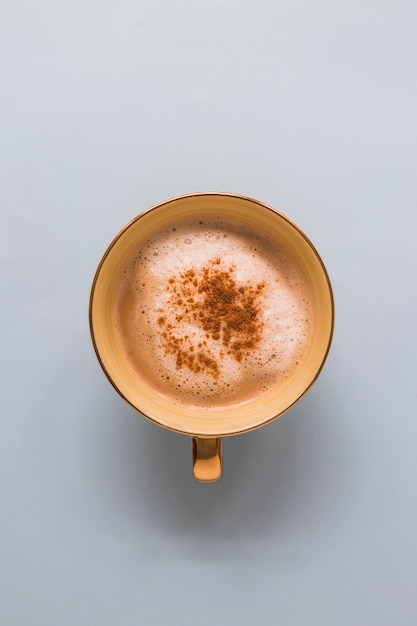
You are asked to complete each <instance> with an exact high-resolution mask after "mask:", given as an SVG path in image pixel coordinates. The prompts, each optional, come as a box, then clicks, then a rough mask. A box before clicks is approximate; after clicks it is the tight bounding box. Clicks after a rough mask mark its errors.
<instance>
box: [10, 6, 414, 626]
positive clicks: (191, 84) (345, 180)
mask: <svg viewBox="0 0 417 626" xmlns="http://www.w3.org/2000/svg"><path fill="white" fill-rule="evenodd" d="M1 15H2V16H1V21H0V24H1V26H0V29H1V32H0V55H1V61H2V64H3V67H2V74H1V80H0V89H1V97H0V107H1V146H0V149H1V163H0V175H1V232H0V236H1V245H0V252H1V319H2V322H1V334H2V336H1V367H2V372H1V382H2V409H1V422H0V423H1V436H0V455H1V456H0V464H1V467H0V491H1V493H0V498H1V499H0V502H1V518H0V524H1V537H0V539H1V546H0V549H1V554H0V568H1V570H0V571H1V577H2V580H1V584H0V595H1V598H0V600H1V601H0V605H1V623H2V625H4V626H32V625H34V626H38V625H41V626H57V624H59V625H60V626H74V625H77V626H84V625H85V626H91V625H94V624H100V626H107V625H108V626H113V625H115V624H117V625H118V626H131V625H132V626H133V625H136V624H144V625H146V626H147V625H150V626H152V625H159V624H161V625H165V624H179V625H181V626H188V625H192V624H193V625H194V624H196V623H197V624H200V625H201V626H204V625H208V624H213V623H217V624H231V625H235V624H236V625H238V624H239V625H241V624H244V625H246V624H248V625H249V624H260V625H269V624H271V625H276V624H282V625H284V626H316V625H317V626H335V625H337V626H352V625H355V626H374V625H375V626H385V625H386V626H392V625H393V624H395V625H400V626H414V625H415V624H416V623H417V588H416V587H417V585H416V582H417V573H416V562H417V555H416V551H417V550H416V548H417V545H416V544H417V541H416V528H417V502H416V478H417V455H416V441H417V416H416V408H417V398H416V380H415V379H416V359H415V349H416V322H417V320H416V309H417V293H416V291H417V290H416V268H417V253H416V247H417V246H416V232H415V231H416V227H417V218H416V202H417V186H416V163H417V147H416V146H417V143H416V140H417V114H416V111H417V80H416V76H417V72H416V70H417V68H416V60H417V36H416V35H417V26H416V25H417V5H416V3H415V2H412V1H406V0H397V1H383V0H381V1H376V0H375V1H371V0H367V1H364V0H361V1H359V0H350V1H349V2H347V1H346V2H324V1H312V2H306V1H305V2H302V1H297V0H295V1H290V0H285V1H278V0H277V1H275V2H273V1H266V0H250V1H237V0H235V1H230V0H221V1H219V0H210V1H208V0H194V1H191V0H170V1H168V0H162V1H161V0H156V1H150V0H148V1H146V2H145V1H140V0H135V1H133V0H118V1H117V2H116V0H107V1H102V2H100V1H96V2H94V1H92V0H83V1H81V0H75V1H74V0H73V1H71V2H63V1H47V0H39V2H36V3H35V2H28V1H26V2H23V1H21V0H17V1H14V2H11V1H7V0H6V1H5V2H2V4H1ZM197 190H224V191H234V192H237V193H242V194H247V195H250V196H253V197H255V198H258V199H260V200H263V201H265V202H268V203H270V204H272V205H274V206H276V207H277V208H279V209H280V210H282V211H283V212H284V213H286V214H287V215H289V216H290V217H291V218H292V219H293V220H294V221H295V222H296V223H298V224H299V225H300V226H301V228H303V229H304V230H305V232H306V233H307V234H308V236H309V237H310V238H311V239H312V241H313V242H314V243H315V245H316V246H317V248H318V250H319V251H320V253H321V255H322V257H323V260H324V262H325V264H326V265H327V268H328V270H329V273H330V276H331V279H332V282H333V286H334V292H335V299H336V305H337V324H336V332H335V337H334V343H333V346H332V351H331V354H330V356H329V359H328V361H327V363H326V366H325V369H324V370H323V372H322V375H321V377H320V379H319V381H318V382H317V384H316V385H315V386H314V388H313V389H312V391H311V392H310V393H309V394H308V396H307V397H305V398H304V400H303V401H302V402H300V403H299V404H298V405H297V407H296V408H295V409H294V410H293V411H292V412H290V413H288V414H286V415H285V416H284V417H282V418H281V419H280V420H278V421H277V422H275V423H273V424H272V425H269V426H268V427H266V428H264V429H262V430H260V431H257V432H255V433H252V434H249V435H245V436H241V437H237V438H234V439H229V440H227V441H226V442H225V467H224V478H223V481H222V482H221V483H218V484H215V485H209V486H202V485H199V484H195V483H194V482H193V480H192V477H191V461H190V445H189V440H188V439H187V438H186V437H182V436H180V435H176V434H173V433H170V432H167V431H163V430H162V429H159V428H157V427H156V426H154V425H152V424H150V423H148V422H147V421H145V420H144V419H142V418H141V416H139V415H137V414H136V413H134V412H133V411H132V410H130V409H129V407H128V406H126V405H125V404H124V403H123V401H122V400H121V399H120V398H119V397H118V396H117V394H116V393H115V392H114V390H113V389H112V388H111V386H110V385H109V384H108V382H107V380H106V379H105V377H104V375H103V373H102V371H101V369H100V368H99V365H98V363H97V362H96V359H95V355H94V353H93V350H92V347H91V345H90V337H89V331H88V324H87V306H88V297H89V290H90V285H91V281H92V278H93V275H94V272H95V269H96V266H97V264H98V261H99V259H100V257H101V255H102V253H103V252H104V250H105V248H106V247H107V245H108V243H109V242H110V240H111V239H112V238H113V236H114V235H115V234H116V233H117V232H118V230H119V229H120V228H121V227H122V226H123V225H124V224H125V223H126V222H127V221H129V220H130V219H131V218H132V217H134V216H135V215H136V214H138V213H139V212H140V211H142V210H143V209H145V208H147V207H148V206H150V205H152V204H154V203H156V202H159V201H161V200H164V199H166V198H168V197H171V196H173V195H176V194H181V193H186V192H189V191H197Z"/></svg>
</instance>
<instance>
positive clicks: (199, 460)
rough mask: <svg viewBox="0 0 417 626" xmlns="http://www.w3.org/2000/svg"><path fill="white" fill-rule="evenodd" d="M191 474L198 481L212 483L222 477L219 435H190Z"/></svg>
mask: <svg viewBox="0 0 417 626" xmlns="http://www.w3.org/2000/svg"><path fill="white" fill-rule="evenodd" d="M191 449H192V459H193V474H194V478H195V480H197V481H198V482H200V483H214V482H216V481H217V480H220V479H221V477H222V470H223V468H222V456H223V455H222V452H223V445H222V439H221V437H216V438H210V439H207V438H206V437H191Z"/></svg>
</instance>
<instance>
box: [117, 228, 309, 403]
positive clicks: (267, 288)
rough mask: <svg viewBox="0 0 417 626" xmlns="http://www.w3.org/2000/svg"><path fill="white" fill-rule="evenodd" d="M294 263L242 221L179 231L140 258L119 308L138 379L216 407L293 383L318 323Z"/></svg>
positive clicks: (141, 249) (176, 398)
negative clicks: (282, 383) (293, 377)
mask: <svg viewBox="0 0 417 626" xmlns="http://www.w3.org/2000/svg"><path fill="white" fill-rule="evenodd" d="M312 315H313V314H312V303H311V298H310V295H309V291H308V288H307V286H306V284H305V281H304V278H303V276H302V274H301V272H300V271H299V269H298V268H297V266H296V264H295V263H294V261H293V259H292V258H291V257H290V256H289V255H288V254H287V253H286V252H285V251H284V250H283V249H282V248H281V247H280V246H278V244H277V243H276V242H274V241H273V240H272V239H270V238H269V237H268V236H267V235H266V234H265V233H263V232H258V231H257V230H256V229H254V228H253V227H252V226H248V225H246V224H245V223H244V222H243V221H242V222H239V221H235V220H231V219H226V220H225V219H222V218H221V217H219V218H213V217H207V218H204V217H201V218H200V219H192V220H191V219H190V220H188V221H183V222H181V221H179V222H177V223H174V222H173V223H172V224H171V225H170V226H169V227H168V226H167V227H165V228H163V229H161V230H159V231H158V232H155V233H154V234H153V235H152V236H151V237H150V238H149V239H148V240H146V241H145V242H143V243H142V244H141V245H139V246H138V248H137V249H136V250H135V251H134V254H133V255H132V256H131V258H130V259H129V261H128V263H127V265H126V267H125V269H124V274H123V279H122V281H121V283H120V287H119V291H118V295H117V299H116V304H115V310H114V324H115V327H116V334H117V340H118V343H119V347H120V349H121V351H122V353H123V354H124V356H125V357H126V359H127V361H128V362H129V364H130V367H131V368H132V369H133V371H134V372H135V374H136V375H137V376H138V378H139V379H141V380H145V381H146V382H147V383H148V384H150V385H151V386H152V387H153V388H154V389H155V390H156V391H157V392H159V393H161V394H163V395H165V396H168V397H169V398H170V399H171V400H172V401H173V402H175V403H177V404H183V405H186V406H189V407H199V408H204V407H207V408H209V407H210V408H212V407H222V406H229V405H234V404H240V403H242V402H245V401H248V400H250V399H252V398H255V397H259V396H260V395H262V393H264V392H266V391H267V390H268V389H270V388H271V387H272V386H276V385H279V384H280V381H283V380H284V379H286V378H288V377H289V376H291V375H292V374H293V373H294V372H295V371H296V370H297V367H298V366H299V364H300V362H301V360H302V359H303V357H304V355H305V353H306V350H307V349H308V346H309V345H310V342H311V338H312V333H313V327H314V320H313V317H312Z"/></svg>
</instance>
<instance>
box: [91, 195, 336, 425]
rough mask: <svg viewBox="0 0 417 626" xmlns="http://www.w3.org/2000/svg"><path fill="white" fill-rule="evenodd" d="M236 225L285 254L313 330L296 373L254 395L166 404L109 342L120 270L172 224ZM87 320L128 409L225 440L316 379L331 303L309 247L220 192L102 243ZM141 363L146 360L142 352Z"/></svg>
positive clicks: (191, 199) (181, 203)
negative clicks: (211, 221)
mask: <svg viewBox="0 0 417 626" xmlns="http://www.w3.org/2000/svg"><path fill="white" fill-rule="evenodd" d="M202 215H204V216H210V215H213V216H218V215H221V216H222V217H224V218H230V219H233V218H234V219H237V220H244V221H245V222H246V223H247V224H248V225H252V226H253V227H255V228H256V229H258V230H261V231H262V230H263V231H265V233H266V234H268V236H270V237H272V238H273V239H275V240H276V241H277V242H278V243H279V244H280V245H281V246H282V247H283V248H284V249H285V250H287V251H288V252H289V253H290V254H291V255H292V257H293V259H294V261H295V262H296V263H297V265H298V267H299V269H300V271H301V272H302V274H303V276H304V279H305V281H306V283H307V286H308V288H309V290H310V292H311V297H312V303H313V310H314V319H315V322H314V332H313V338H312V342H311V345H310V346H309V348H308V350H307V353H306V354H305V356H304V358H303V360H302V361H301V363H300V365H299V366H298V368H297V370H296V372H295V373H294V374H293V375H291V376H290V377H289V378H288V379H287V380H286V381H284V382H282V381H281V382H280V383H279V384H277V385H276V386H274V387H272V388H271V389H270V390H269V391H267V392H265V393H263V394H261V395H260V396H259V397H258V398H254V399H251V400H249V401H246V402H244V403H242V404H238V405H237V404H234V405H231V406H226V407H216V408H213V409H209V410H207V408H204V409H198V408H190V407H184V406H183V405H177V404H174V403H173V401H172V399H170V398H169V397H167V396H164V395H162V394H161V393H159V392H158V391H156V390H155V389H154V388H153V387H152V386H151V385H150V384H149V383H147V382H146V381H145V380H142V379H140V378H139V376H138V374H137V373H135V372H133V370H132V369H131V367H130V366H129V364H128V363H127V362H126V360H125V359H124V357H123V355H122V353H121V351H120V348H119V345H118V340H117V337H116V332H115V324H114V318H113V314H114V310H115V301H116V296H117V291H118V286H119V282H120V278H121V275H122V273H123V270H124V268H125V266H126V264H127V262H128V259H129V258H130V257H131V255H132V253H133V252H134V250H135V249H136V248H137V247H138V246H139V245H140V244H141V242H143V241H145V240H147V239H148V238H149V237H151V235H152V234H153V233H154V232H155V231H157V230H159V229H161V228H164V227H165V225H166V224H167V223H170V222H171V221H175V220H181V219H187V218H190V217H200V216H202ZM90 322H91V331H92V337H93V342H94V346H95V349H96V352H97V356H98V358H99V360H100V362H101V365H102V367H103V369H104V371H105V373H106V375H107V376H108V378H109V380H110V381H111V383H112V384H113V385H114V387H115V388H116V389H117V391H118V392H119V393H120V395H121V396H123V397H124V398H125V399H126V400H127V401H128V402H129V404H131V405H132V406H133V407H134V408H135V409H136V410H138V411H139V412H140V413H142V414H143V415H144V416H145V417H148V418H149V419H151V420H152V421H155V422H157V423H158V424H160V425H161V426H164V427H166V428H169V429H172V430H175V431H178V432H182V433H186V434H190V435H201V436H226V435H232V434H236V433H240V432H245V431H248V430H252V429H254V428H257V427H258V426H260V425H262V424H265V423H266V422H268V421H270V420H272V419H275V418H276V417H279V416H280V415H282V414H283V413H285V411H287V410H288V409H289V408H291V406H293V405H294V404H295V402H297V401H298V400H299V399H300V397H301V396H302V395H303V394H304V393H305V392H306V390H307V389H308V388H309V387H310V386H311V384H312V383H313V382H314V381H315V379H316V378H317V376H318V374H319V372H320V369H321V367H322V365H323V362H324V360H325V358H326V355H327V352H328V349H329V345H330V341H331V334H332V327H333V301H332V294H331V288H330V284H329V280H328V277H327V274H326V271H325V269H324V266H323V264H322V262H321V260H320V258H319V256H318V254H317V252H316V251H315V249H314V248H313V246H312V244H311V242H310V241H309V240H308V239H307V238H306V237H305V236H304V235H303V234H302V233H301V231H300V230H299V229H298V228H297V227H296V226H295V225H294V224H292V223H291V222H290V221H289V220H288V219H287V218H286V217H285V216H283V215H281V214H280V213H278V212H277V211H275V210H274V209H272V208H270V207H267V206H266V205H263V204H261V203H258V202H257V201H254V200H251V199H248V198H243V197H239V196H232V195H225V194H196V195H191V196H184V197H181V198H175V199H173V200H170V201H168V202H166V203H163V204H160V205H157V206H156V207H153V208H152V209H149V210H148V211H146V212H144V213H142V214H141V215H139V216H138V217H137V218H136V219H134V220H133V221H132V222H131V223H130V224H128V225H127V226H126V227H125V228H124V229H123V230H122V232H121V233H120V234H119V235H118V236H117V237H116V239H115V240H114V241H113V242H112V244H111V245H110V246H109V248H108V250H107V251H106V253H105V255H104V257H103V259H102V262H101V264H100V266H99V268H98V270H97V274H96V277H95V281H94V284H93V290H92V296H91V306H90ZM144 359H146V355H144Z"/></svg>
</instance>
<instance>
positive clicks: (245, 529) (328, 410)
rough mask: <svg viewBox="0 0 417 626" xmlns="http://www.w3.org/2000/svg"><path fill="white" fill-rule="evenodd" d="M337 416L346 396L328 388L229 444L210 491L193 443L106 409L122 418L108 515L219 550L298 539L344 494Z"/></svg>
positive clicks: (113, 449)
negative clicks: (195, 467)
mask: <svg viewBox="0 0 417 626" xmlns="http://www.w3.org/2000/svg"><path fill="white" fill-rule="evenodd" d="M117 400H118V399H117ZM116 406H117V408H116ZM338 408H339V407H338V406H337V396H336V395H335V394H334V393H333V394H332V393H331V390H330V387H329V388H327V389H326V387H325V385H323V384H321V385H320V389H317V392H316V390H315V389H313V390H312V391H310V393H309V394H308V395H307V396H306V397H305V398H303V399H302V400H301V401H300V402H299V403H298V404H297V405H296V407H294V408H293V409H292V410H291V411H289V412H288V413H286V414H285V415H283V416H282V417H281V418H280V419H278V420H276V421H275V422H272V423H271V424H268V425H267V426H265V427H263V428H261V429H258V430H256V431H253V432H251V433H247V434H244V435H239V436H235V437H230V438H225V439H224V440H223V445H224V468H223V478H222V480H221V481H219V482H217V483H211V484H201V483H197V482H195V481H194V479H193V477H192V468H191V438H190V437H186V436H184V435H178V434H176V433H172V432H170V431H167V430H165V429H163V428H160V427H158V426H156V425H154V424H152V423H150V422H148V421H147V420H145V419H143V418H142V417H141V416H140V415H139V414H137V413H135V411H133V410H132V409H130V408H129V407H128V406H127V405H124V404H123V403H122V406H121V405H120V403H119V402H117V401H116V399H115V400H114V402H112V403H111V406H110V407H109V406H107V410H111V411H116V410H117V413H118V420H117V421H116V420H113V422H112V424H113V425H112V427H111V430H112V432H109V433H108V436H107V446H108V447H107V446H106V448H107V450H106V451H103V453H104V454H106V456H107V457H108V455H109V454H110V455H111V456H112V462H113V480H112V485H108V488H109V491H108V493H109V499H110V500H112V499H115V500H116V501H115V502H112V501H110V502H109V506H111V507H112V509H113V510H114V507H116V508H117V510H118V511H119V515H123V516H128V517H129V518H130V519H131V523H133V524H139V525H141V524H142V523H143V522H145V523H146V524H147V525H151V526H152V528H154V529H158V528H159V530H160V532H163V533H168V532H169V534H170V535H171V536H173V535H175V536H176V537H177V538H178V539H180V538H182V537H183V538H188V539H189V538H190V536H194V537H203V536H204V538H205V539H206V540H207V539H212V540H213V542H212V543H213V545H214V544H215V543H216V542H217V543H218V542H219V540H220V543H222V542H223V543H224V542H227V541H229V540H230V539H231V538H232V537H233V538H235V539H236V538H237V537H239V536H241V537H247V536H248V535H250V536H251V537H254V536H260V535H263V534H265V533H268V532H275V529H276V528H277V527H280V528H281V530H282V531H283V532H284V533H286V532H294V529H295V528H297V527H298V528H299V527H300V526H303V525H304V524H311V523H312V520H314V518H315V517H317V516H319V517H320V508H321V507H324V506H325V502H326V501H328V499H329V493H328V490H329V489H333V488H336V487H335V486H334V482H330V484H329V482H328V481H327V482H326V480H327V479H326V476H328V474H329V472H330V471H331V468H329V467H328V466H327V465H326V463H328V462H329V459H326V458H324V459H323V456H322V454H321V452H322V450H323V448H326V447H328V446H329V445H332V446H334V445H336V447H337V448H338V449H337V451H336V454H337V455H338V456H339V458H341V457H343V456H346V445H348V444H347V443H346V441H345V439H344V438H343V437H342V433H340V432H338V434H337V436H336V439H335V438H334V437H335V429H334V428H333V429H332V428H330V430H331V434H330V435H329V434H328V431H329V425H330V427H331V421H332V416H334V415H337V414H338ZM329 437H330V438H332V441H331V442H330V441H329ZM333 454H334V452H333ZM326 490H327V492H326ZM330 495H331V494H330Z"/></svg>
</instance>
